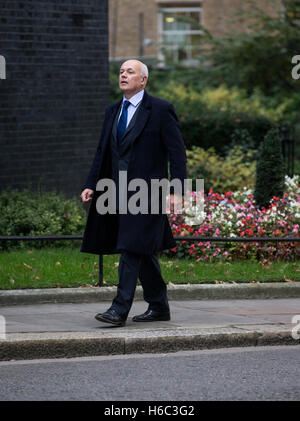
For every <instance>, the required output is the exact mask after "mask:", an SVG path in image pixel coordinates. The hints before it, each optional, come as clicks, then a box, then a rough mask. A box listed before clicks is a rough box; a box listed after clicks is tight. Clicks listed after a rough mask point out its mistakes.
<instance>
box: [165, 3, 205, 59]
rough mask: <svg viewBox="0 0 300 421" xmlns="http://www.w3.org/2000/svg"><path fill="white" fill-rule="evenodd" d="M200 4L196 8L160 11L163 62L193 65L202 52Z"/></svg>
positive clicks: (169, 7)
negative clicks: (200, 44) (200, 42)
mask: <svg viewBox="0 0 300 421" xmlns="http://www.w3.org/2000/svg"><path fill="white" fill-rule="evenodd" d="M201 11H202V9H201V7H200V4H199V5H198V6H197V7H196V6H193V7H185V6H184V5H183V6H182V7H175V6H168V7H162V8H160V9H159V11H158V31H159V34H158V35H159V37H158V39H159V47H160V54H159V58H160V59H161V60H162V61H163V62H168V61H171V62H181V63H182V64H187V65H192V64H195V63H196V62H197V57H198V55H199V52H200V48H199V41H200V37H201V34H202V33H203V31H202V30H201V29H200V25H201V22H202V19H201V17H202V16H201Z"/></svg>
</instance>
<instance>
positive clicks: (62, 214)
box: [0, 189, 86, 250]
mask: <svg viewBox="0 0 300 421" xmlns="http://www.w3.org/2000/svg"><path fill="white" fill-rule="evenodd" d="M0 207H1V215H0V233H1V235H66V234H74V235H75V234H77V235H78V234H81V233H82V231H83V228H84V225H85V219H86V218H85V211H84V209H83V208H82V206H80V204H79V202H78V200H76V199H65V198H64V197H63V196H62V195H61V194H58V193H55V192H32V191H29V190H27V189H25V190H23V191H18V190H14V189H8V190H5V191H2V192H1V194H0ZM71 243H73V242H70V241H68V242H67V241H54V242H47V245H48V246H53V247H59V246H66V244H68V245H71ZM45 244H46V243H45V241H18V242H12V241H10V242H0V247H1V249H2V250H4V249H6V250H7V249H11V248H24V247H37V248H38V247H42V246H43V245H45Z"/></svg>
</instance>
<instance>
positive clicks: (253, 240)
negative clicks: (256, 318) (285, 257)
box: [0, 235, 300, 287]
mask: <svg viewBox="0 0 300 421" xmlns="http://www.w3.org/2000/svg"><path fill="white" fill-rule="evenodd" d="M82 238H83V236H82V235H33V236H30V235H28V236H18V235H12V236H6V235H0V241H30V240H45V241H58V240H82ZM174 239H175V241H191V242H195V241H201V242H221V243H222V242H224V243H225V242H229V243H231V242H245V243H256V242H278V243H279V242H290V243H294V242H300V237H246V238H244V237H199V236H197V237H196V236H182V237H181V236H174ZM98 285H99V287H102V286H103V255H102V254H100V255H99V284H98Z"/></svg>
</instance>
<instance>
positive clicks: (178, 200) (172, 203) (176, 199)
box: [167, 194, 182, 213]
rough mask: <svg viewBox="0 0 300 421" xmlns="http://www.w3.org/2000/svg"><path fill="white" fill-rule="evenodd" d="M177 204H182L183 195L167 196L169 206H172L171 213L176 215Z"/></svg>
mask: <svg viewBox="0 0 300 421" xmlns="http://www.w3.org/2000/svg"><path fill="white" fill-rule="evenodd" d="M177 203H181V204H182V196H181V195H177V194H170V195H169V196H167V205H168V204H169V205H170V212H171V213H174V212H175V210H176V208H175V205H176V204H177Z"/></svg>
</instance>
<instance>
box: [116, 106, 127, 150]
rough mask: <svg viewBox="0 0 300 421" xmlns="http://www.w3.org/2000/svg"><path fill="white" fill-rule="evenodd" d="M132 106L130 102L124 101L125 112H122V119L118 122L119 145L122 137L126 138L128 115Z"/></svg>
mask: <svg viewBox="0 0 300 421" xmlns="http://www.w3.org/2000/svg"><path fill="white" fill-rule="evenodd" d="M129 105H130V102H129V101H124V104H123V110H122V114H121V117H120V119H119V122H118V127H117V138H118V143H119V144H120V142H121V140H122V137H123V136H124V134H125V132H126V126H127V115H128V110H127V109H128V107H129Z"/></svg>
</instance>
